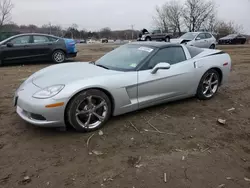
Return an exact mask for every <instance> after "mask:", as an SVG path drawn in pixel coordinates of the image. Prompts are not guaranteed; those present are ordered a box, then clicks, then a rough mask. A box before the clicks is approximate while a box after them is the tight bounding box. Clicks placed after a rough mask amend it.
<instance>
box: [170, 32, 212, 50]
mask: <svg viewBox="0 0 250 188" xmlns="http://www.w3.org/2000/svg"><path fill="white" fill-rule="evenodd" d="M170 42H171V43H179V44H186V45H189V46H195V47H199V48H210V49H215V47H216V39H215V37H214V36H213V35H212V34H211V33H209V32H188V33H185V34H184V35H182V36H181V37H180V38H177V39H171V40H170Z"/></svg>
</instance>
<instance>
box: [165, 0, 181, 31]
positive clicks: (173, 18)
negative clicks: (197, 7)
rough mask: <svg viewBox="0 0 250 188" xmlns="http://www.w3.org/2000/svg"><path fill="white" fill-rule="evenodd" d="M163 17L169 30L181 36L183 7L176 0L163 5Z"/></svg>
mask: <svg viewBox="0 0 250 188" xmlns="http://www.w3.org/2000/svg"><path fill="white" fill-rule="evenodd" d="M162 9H163V15H164V16H165V17H166V18H165V19H166V20H167V23H168V24H169V27H170V28H171V30H172V31H173V32H174V33H176V32H177V31H178V33H179V35H181V25H182V23H181V22H182V12H183V7H182V5H180V3H179V2H178V1H177V0H171V1H169V2H167V3H165V4H164V5H163V8H162Z"/></svg>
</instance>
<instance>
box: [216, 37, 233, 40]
mask: <svg viewBox="0 0 250 188" xmlns="http://www.w3.org/2000/svg"><path fill="white" fill-rule="evenodd" d="M230 39H234V38H233V37H222V38H220V39H219V40H230Z"/></svg>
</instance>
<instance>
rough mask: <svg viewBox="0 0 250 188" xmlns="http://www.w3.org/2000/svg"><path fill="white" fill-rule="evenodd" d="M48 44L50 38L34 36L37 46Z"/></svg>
mask: <svg viewBox="0 0 250 188" xmlns="http://www.w3.org/2000/svg"><path fill="white" fill-rule="evenodd" d="M46 42H50V40H49V38H48V37H46V36H39V35H37V36H34V43H35V44H42V43H46Z"/></svg>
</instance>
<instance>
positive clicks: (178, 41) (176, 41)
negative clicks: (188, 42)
mask: <svg viewBox="0 0 250 188" xmlns="http://www.w3.org/2000/svg"><path fill="white" fill-rule="evenodd" d="M182 41H183V39H181V38H177V39H170V42H171V43H177V44H180V43H181V42H182Z"/></svg>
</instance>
